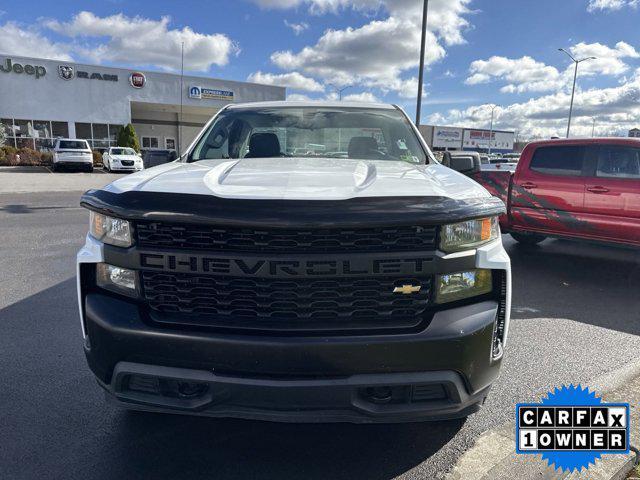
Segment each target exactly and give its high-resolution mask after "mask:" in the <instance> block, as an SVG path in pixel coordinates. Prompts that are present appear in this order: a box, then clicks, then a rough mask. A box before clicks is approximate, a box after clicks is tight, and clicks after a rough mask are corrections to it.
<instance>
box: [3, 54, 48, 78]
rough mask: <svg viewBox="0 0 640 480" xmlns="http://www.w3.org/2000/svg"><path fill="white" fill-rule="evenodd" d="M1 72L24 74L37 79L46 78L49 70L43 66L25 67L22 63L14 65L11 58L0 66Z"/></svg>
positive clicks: (26, 65)
mask: <svg viewBox="0 0 640 480" xmlns="http://www.w3.org/2000/svg"><path fill="white" fill-rule="evenodd" d="M0 71H3V72H4V73H11V72H13V73H17V74H22V73H24V74H26V75H34V76H35V77H36V78H40V77H44V76H45V75H46V74H47V69H46V68H44V67H43V66H42V65H29V64H25V65H23V64H21V63H13V61H12V60H11V59H10V58H7V59H6V60H5V61H4V63H1V64H0Z"/></svg>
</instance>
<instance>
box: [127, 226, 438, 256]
mask: <svg viewBox="0 0 640 480" xmlns="http://www.w3.org/2000/svg"><path fill="white" fill-rule="evenodd" d="M436 231H437V229H436V227H434V226H416V225H414V226H399V227H376V228H317V229H316V228H314V229H282V228H273V229H264V228H242V227H219V226H208V225H195V224H188V225H187V224H185V225H179V224H167V223H163V222H137V223H136V234H137V244H138V245H139V246H140V247H142V248H172V249H185V250H206V251H210V252H217V251H218V252H219V251H235V252H247V251H252V252H263V253H274V252H281V253H301V252H304V253H337V252H401V251H411V250H415V251H419V250H422V251H424V250H433V249H435V244H436Z"/></svg>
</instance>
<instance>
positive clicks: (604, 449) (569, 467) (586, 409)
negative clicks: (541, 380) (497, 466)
mask: <svg viewBox="0 0 640 480" xmlns="http://www.w3.org/2000/svg"><path fill="white" fill-rule="evenodd" d="M516 452H517V453H524V454H526V453H535V454H542V458H543V460H547V462H548V464H549V465H550V466H554V467H555V468H556V469H562V470H566V471H573V470H582V469H583V468H589V465H590V464H593V463H594V462H595V461H596V460H597V459H599V458H600V457H601V456H602V455H604V454H614V453H629V404H628V403H603V402H602V399H601V398H600V397H598V396H596V394H595V393H594V392H591V391H589V389H588V388H586V387H585V388H582V387H581V386H580V385H577V386H574V385H570V386H566V385H564V386H562V387H561V388H559V389H558V388H556V389H555V390H554V391H552V392H550V393H549V394H548V395H547V397H546V398H544V399H543V400H542V402H540V403H519V404H518V405H516Z"/></svg>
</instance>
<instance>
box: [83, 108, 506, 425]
mask: <svg viewBox="0 0 640 480" xmlns="http://www.w3.org/2000/svg"><path fill="white" fill-rule="evenodd" d="M336 125H341V126H342V127H343V131H342V132H341V140H342V141H344V142H345V144H348V149H347V158H340V157H335V156H332V157H324V156H322V154H321V153H319V152H320V151H322V149H321V148H315V149H314V151H313V152H311V153H308V154H306V155H303V154H300V156H296V157H291V156H289V155H287V154H286V153H284V152H288V151H293V148H296V147H300V144H302V147H305V146H306V145H304V143H303V142H308V141H309V140H311V141H315V142H323V141H327V143H329V142H331V144H332V145H333V144H335V142H336V140H337V136H338V133H337V129H336V127H335V126H336ZM275 127H277V128H278V132H279V134H281V135H276V134H275V133H273V132H272V131H269V130H274V129H275ZM265 130H266V131H265ZM347 132H348V135H349V137H347V138H345V137H346V136H347ZM372 132H373V133H375V136H374V135H373V134H372ZM317 145H320V144H317ZM327 150H328V149H325V151H327ZM452 163H453V164H455V165H454V166H457V167H460V168H461V169H462V170H465V171H468V170H470V169H473V168H474V162H473V159H469V157H466V159H465V158H464V157H462V158H461V159H459V160H455V161H453V162H452ZM81 204H82V205H83V206H84V207H86V208H87V209H89V210H90V218H91V221H90V225H91V227H90V232H89V234H88V236H87V239H86V244H85V246H84V247H83V248H82V250H81V251H80V253H79V254H78V257H77V261H78V289H79V291H78V299H79V303H80V315H81V325H82V332H83V335H84V346H85V353H86V356H87V359H88V363H89V366H90V368H91V370H92V371H93V373H94V374H95V376H96V377H97V379H98V382H99V384H100V385H101V386H102V388H104V389H105V390H106V391H107V393H108V398H110V399H112V400H114V401H116V402H117V403H119V404H120V405H123V406H125V407H128V408H131V409H141V410H152V411H160V412H180V413H188V414H194V415H195V414H197V415H208V416H216V417H225V416H226V417H243V418H251V419H263V420H277V421H289V422H291V421H303V422H310V421H315V422H358V423H370V422H399V421H417V420H433V419H450V418H458V417H464V416H467V415H469V414H470V413H472V412H474V411H476V410H477V409H478V408H479V407H480V405H482V403H483V402H484V400H485V398H486V396H487V393H488V391H489V388H490V386H491V384H492V383H493V382H494V380H495V379H496V378H497V376H498V371H499V369H500V365H501V361H502V356H503V351H504V346H505V343H506V341H507V331H508V325H509V309H510V295H511V293H510V292H511V287H510V285H511V284H510V263H509V257H508V256H507V254H506V252H505V250H504V248H503V246H502V242H501V236H500V232H499V229H498V216H499V215H500V214H502V213H504V211H505V210H504V204H503V203H502V201H500V200H499V199H497V198H494V197H492V196H491V195H490V194H489V193H488V192H487V191H486V190H485V189H484V188H482V187H481V186H480V185H478V184H477V183H476V182H474V181H472V180H471V179H469V178H468V177H466V176H464V175H462V174H460V173H458V172H456V171H454V170H452V169H450V168H447V167H445V166H443V165H440V164H439V163H438V162H436V161H435V159H434V157H433V156H432V154H431V152H430V151H429V148H428V147H427V145H426V144H425V143H424V140H423V139H422V137H421V136H420V134H419V133H418V130H417V129H416V127H415V126H414V125H413V123H412V122H411V120H410V119H409V118H408V117H407V116H406V114H405V113H404V112H402V111H401V110H400V109H399V108H398V107H396V106H392V105H381V104H364V103H363V104H359V103H348V102H325V103H318V102H264V103H247V104H231V105H228V106H226V107H224V108H223V109H221V110H220V111H219V112H218V113H217V114H216V116H215V117H214V119H213V120H212V121H211V122H210V123H209V124H208V125H207V127H206V128H205V129H204V130H203V131H202V132H201V133H200V134H199V135H198V137H197V138H196V140H195V142H194V144H193V146H192V147H191V148H190V149H189V150H188V151H187V152H186V154H185V155H184V156H183V157H182V158H181V159H180V160H179V161H176V162H173V163H169V164H165V165H161V166H158V167H156V168H152V169H149V170H145V171H142V172H138V173H134V174H131V175H127V176H126V177H124V178H121V179H118V180H116V181H115V182H113V183H112V184H110V185H108V186H106V187H104V188H102V189H96V190H90V191H88V192H87V193H85V194H84V195H83V197H82V200H81Z"/></svg>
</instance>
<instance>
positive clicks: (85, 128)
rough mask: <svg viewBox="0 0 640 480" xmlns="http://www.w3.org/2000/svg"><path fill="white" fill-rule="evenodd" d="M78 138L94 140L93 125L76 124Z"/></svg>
mask: <svg viewBox="0 0 640 480" xmlns="http://www.w3.org/2000/svg"><path fill="white" fill-rule="evenodd" d="M76 138H81V139H83V140H91V139H92V138H93V135H92V134H91V124H90V123H76Z"/></svg>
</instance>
